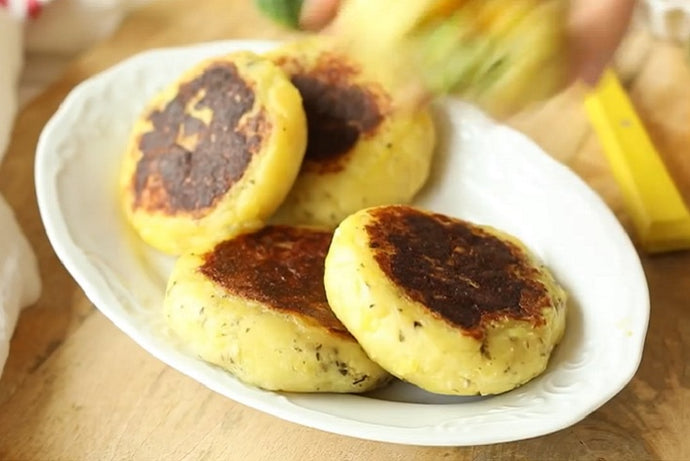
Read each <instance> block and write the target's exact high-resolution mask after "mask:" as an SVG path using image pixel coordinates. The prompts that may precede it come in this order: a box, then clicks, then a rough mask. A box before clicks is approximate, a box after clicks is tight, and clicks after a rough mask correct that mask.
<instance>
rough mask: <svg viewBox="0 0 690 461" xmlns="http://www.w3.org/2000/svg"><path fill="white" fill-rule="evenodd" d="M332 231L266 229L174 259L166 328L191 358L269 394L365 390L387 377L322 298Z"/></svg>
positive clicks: (167, 299)
mask: <svg viewBox="0 0 690 461" xmlns="http://www.w3.org/2000/svg"><path fill="white" fill-rule="evenodd" d="M331 236H332V233H331V232H327V231H320V230H314V229H307V228H294V227H287V226H269V227H266V228H264V229H262V230H259V231H257V232H253V233H248V234H243V235H240V236H237V237H235V238H232V239H228V240H225V241H223V242H221V243H218V244H217V245H216V246H215V247H214V248H213V249H212V250H210V251H208V252H206V253H203V254H191V253H190V254H186V255H183V256H181V257H180V258H179V260H178V261H177V263H176V265H175V268H174V269H173V272H172V275H171V276H170V280H169V282H168V287H167V291H166V296H165V313H166V318H167V321H168V324H169V325H170V327H171V329H172V330H173V331H174V332H175V333H176V334H177V336H179V337H180V338H181V339H182V340H183V341H184V343H185V345H186V346H187V347H188V348H190V349H191V350H192V351H193V352H194V353H195V354H198V355H199V356H200V357H201V358H202V359H204V360H207V361H208V362H211V363H214V364H217V365H220V366H221V367H223V368H225V369H226V370H228V371H229V372H231V373H232V374H234V375H235V376H236V377H237V378H239V379H240V380H242V381H244V382H246V383H249V384H252V385H255V386H258V387H261V388H264V389H269V390H283V391H295V392H363V391H366V390H369V389H372V388H375V387H378V386H380V385H382V384H384V383H386V382H387V381H388V379H389V377H390V376H389V375H388V373H386V372H385V371H384V370H383V369H382V368H381V367H379V366H378V365H377V364H375V363H374V362H372V361H371V360H370V359H369V357H367V355H366V354H365V353H364V351H363V350H362V348H361V347H360V346H359V344H357V342H356V341H355V339H354V338H353V337H352V335H350V334H349V333H348V331H347V330H346V329H345V327H344V326H343V325H342V324H341V323H340V321H338V319H337V318H336V317H335V316H334V315H333V313H332V311H331V310H330V308H329V306H328V303H327V301H326V294H325V291H324V287H323V270H324V258H325V256H326V252H327V251H328V246H329V244H330V241H331Z"/></svg>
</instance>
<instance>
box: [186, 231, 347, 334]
mask: <svg viewBox="0 0 690 461" xmlns="http://www.w3.org/2000/svg"><path fill="white" fill-rule="evenodd" d="M332 236H333V234H332V233H331V232H328V231H320V230H313V229H307V228H298V227H290V226H268V227H265V228H263V229H261V230H259V231H257V232H254V233H249V234H244V235H240V236H238V237H235V238H233V239H230V240H226V241H224V242H221V243H219V244H217V245H216V246H215V248H213V250H211V251H210V252H208V253H206V254H204V255H203V256H202V258H203V261H204V262H203V264H202V266H201V267H200V268H199V270H200V272H201V273H202V274H203V275H204V276H205V277H207V278H209V279H210V280H212V281H213V282H215V283H217V284H218V285H220V286H222V287H223V288H224V289H225V290H226V291H227V292H228V293H231V294H233V295H235V296H238V297H242V298H246V299H248V300H252V301H257V302H260V303H262V304H263V305H265V306H266V307H268V308H270V309H275V310H277V311H280V312H283V313H286V314H289V315H295V316H300V317H306V318H309V319H311V320H312V321H314V322H316V323H318V324H319V325H321V326H322V327H323V328H326V329H327V330H328V331H330V332H331V333H334V334H338V335H340V336H344V337H347V338H352V336H351V335H350V333H349V332H348V331H347V329H345V327H344V326H343V324H342V323H340V321H339V320H338V319H337V318H336V316H335V315H334V314H333V312H332V311H331V308H330V307H329V305H328V301H327V299H326V291H325V288H324V285H323V275H324V262H325V258H326V253H327V252H328V248H329V246H330V243H331V238H332Z"/></svg>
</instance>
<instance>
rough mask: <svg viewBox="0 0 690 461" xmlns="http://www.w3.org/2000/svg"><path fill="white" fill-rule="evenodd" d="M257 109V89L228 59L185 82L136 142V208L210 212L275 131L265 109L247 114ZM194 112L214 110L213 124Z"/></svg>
mask: <svg viewBox="0 0 690 461" xmlns="http://www.w3.org/2000/svg"><path fill="white" fill-rule="evenodd" d="M255 104H256V101H255V95H254V91H253V89H252V84H251V83H250V82H247V81H245V80H244V79H243V78H242V76H240V75H239V72H238V70H237V67H236V66H235V64H233V63H232V62H229V61H217V62H213V63H210V64H209V65H208V66H206V68H204V69H203V71H202V72H200V73H199V75H198V76H197V77H195V78H193V79H191V80H189V81H186V82H182V83H180V84H179V87H178V90H177V93H176V95H175V97H174V98H173V99H172V100H170V101H168V102H167V103H166V104H165V106H164V107H162V108H159V109H156V110H153V111H152V112H151V113H150V114H149V115H148V120H149V121H150V122H151V124H152V125H153V128H152V129H151V130H150V131H148V132H146V133H143V134H142V135H141V137H140V138H139V140H138V144H137V147H138V149H139V151H140V152H141V158H140V160H139V161H138V163H137V165H136V171H135V173H134V176H133V178H132V187H133V191H134V203H133V206H134V208H135V209H137V208H139V209H143V210H145V211H148V212H163V213H166V214H170V215H176V214H179V213H184V214H190V215H192V216H194V217H200V216H203V215H205V214H206V213H207V212H208V211H209V210H210V209H212V207H213V206H214V205H215V204H216V203H217V202H218V201H219V200H220V199H222V197H223V196H224V195H225V194H226V193H227V192H228V191H229V190H230V189H231V188H232V187H233V185H234V184H235V183H237V182H238V181H239V180H240V179H241V178H242V176H243V174H244V172H245V171H246V169H247V167H248V166H249V164H250V162H251V161H252V158H253V156H254V155H256V154H257V153H258V152H259V151H260V150H261V147H262V144H263V143H264V140H265V138H266V137H267V133H268V131H269V130H270V124H269V121H268V120H267V119H266V115H265V111H264V110H263V108H262V109H261V110H259V111H257V112H255V113H254V114H253V115H251V116H249V117H245V115H247V114H249V113H251V112H252V111H253V110H254V106H255ZM192 109H194V110H196V111H200V110H210V111H211V112H212V116H211V119H210V121H209V122H208V123H206V122H205V121H203V120H201V119H199V118H196V117H194V116H193V115H191V114H190V113H191V110H192ZM240 121H242V122H241V123H240ZM182 140H184V141H182Z"/></svg>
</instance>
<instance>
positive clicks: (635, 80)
mask: <svg viewBox="0 0 690 461" xmlns="http://www.w3.org/2000/svg"><path fill="white" fill-rule="evenodd" d="M285 36H287V33H286V32H285V31H283V30H281V29H279V28H278V27H276V26H275V25H273V24H271V23H270V22H269V21H267V20H266V19H264V18H262V17H260V16H259V15H258V14H257V12H256V11H254V9H253V8H252V6H251V2H249V1H246V0H244V1H243V0H235V1H232V0H205V1H198V0H195V1H193V0H171V1H169V2H162V3H154V4H152V5H149V6H147V7H146V8H144V9H142V10H140V11H138V12H136V14H133V15H132V16H131V17H129V19H128V20H127V21H126V22H125V23H124V24H123V25H122V27H121V29H120V30H119V31H118V32H117V33H116V34H115V35H114V36H113V37H112V38H110V39H109V40H107V41H105V42H103V43H100V44H98V45H96V46H95V47H94V48H93V49H91V50H89V51H88V52H87V53H85V54H83V55H82V56H80V57H79V58H78V59H76V60H75V61H74V62H73V63H72V65H71V66H70V67H69V69H68V70H67V72H66V73H65V74H64V76H63V77H62V78H61V79H60V80H59V81H58V82H56V83H55V84H54V85H53V86H51V87H50V88H49V89H48V90H47V91H46V92H45V93H44V94H43V95H42V96H40V97H39V98H38V99H37V100H35V101H34V102H33V103H32V104H31V105H29V106H28V107H27V108H26V109H25V110H24V111H23V112H22V113H21V114H20V116H19V119H18V122H17V125H16V128H15V131H14V135H13V140H12V144H11V146H10V150H9V154H8V157H7V158H6V161H5V162H4V163H3V165H2V170H1V171H0V177H1V178H2V183H1V184H0V192H1V193H2V194H4V196H5V197H6V198H7V199H8V201H9V202H10V204H11V205H12V206H13V207H14V208H15V209H16V210H17V214H18V218H19V221H20V223H21V225H22V226H23V228H24V230H25V231H26V232H27V234H28V236H29V238H30V240H31V243H32V244H33V246H34V248H35V249H36V251H37V253H38V256H39V258H40V265H41V272H42V277H43V280H44V290H43V295H42V296H41V298H40V300H39V301H38V302H37V303H36V304H35V305H34V306H31V307H29V308H28V309H26V310H25V311H24V313H23V315H22V316H21V318H20V321H19V325H18V327H17V330H16V333H15V336H14V338H13V341H12V344H11V351H10V357H9V360H8V363H7V365H6V368H5V372H4V375H3V376H2V379H1V380H0V458H2V459H27V460H28V459H70V460H76V459H183V458H184V459H199V458H210V459H232V460H254V459H276V460H278V459H280V460H322V459H337V460H388V459H390V460H398V459H399V460H403V459H404V460H410V459H424V460H427V459H428V460H436V459H448V460H450V459H475V460H479V459H606V460H609V459H621V460H633V459H634V460H638V459H669V460H678V459H690V437H689V436H690V306H689V305H688V304H689V299H690V296H688V294H689V293H688V291H689V287H690V253H688V252H683V253H675V254H667V255H661V256H654V257H651V256H643V257H642V261H643V264H644V269H645V271H646V274H647V277H648V280H649V287H650V291H651V298H652V312H651V322H650V327H649V334H648V337H647V344H646V350H645V354H644V357H643V360H642V364H641V366H640V369H639V371H638V373H637V375H636V376H635V378H634V379H633V380H632V382H631V383H630V385H628V386H627V387H626V388H625V389H624V390H623V391H622V392H621V393H620V394H619V395H617V396H616V397H615V398H614V399H612V400H611V401H610V402H609V403H607V404H606V405H604V406H603V407H602V408H601V409H599V410H598V411H596V412H594V413H593V414H592V415H590V416H589V417H588V418H586V419H585V420H584V421H582V422H580V423H579V424H576V425H574V426H573V427H570V428H568V429H565V430H562V431H560V432H557V433H554V434H551V435H548V436H544V437H540V438H536V439H532V440H526V441H521V442H515V443H508V444H500V445H492V446H483V447H468V448H433V447H414V446H399V445H392V444H384V443H375V442H369V441H362V440H356V439H351V438H347V437H341V436H337V435H333V434H328V433H323V432H320V431H317V430H312V429H307V428H304V427H301V426H298V425H295V424H291V423H287V422H284V421H281V420H279V419H277V418H274V417H272V416H268V415H265V414H263V413H260V412H258V411H255V410H253V409H250V408H247V407H244V406H242V405H239V404H237V403H235V402H233V401H231V400H229V399H226V398H224V397H221V396H220V395H218V394H215V393H213V392H211V391H209V390H208V389H206V388H204V387H203V386H201V385H200V384H197V383H196V382H195V381H192V380H191V379H189V378H187V377H185V376H183V375H182V374H180V373H178V372H177V371H175V370H173V369H171V368H169V367H168V366H166V365H164V364H163V363H161V362H159V361H158V360H156V359H154V358H153V357H152V356H151V355H149V354H148V353H147V352H146V351H144V350H142V349H141V348H140V347H139V346H137V345H136V344H135V343H134V342H133V341H132V340H130V339H129V338H128V337H127V336H125V335H124V334H123V333H122V332H120V331H119V330H118V329H116V328H115V327H114V326H113V325H112V324H111V323H110V322H109V321H108V320H107V319H106V318H105V317H104V316H103V315H101V314H100V313H99V312H98V311H96V310H95V309H94V307H93V306H92V305H91V303H90V302H89V301H88V300H87V299H86V298H85V296H84V294H83V293H82V291H81V289H80V288H79V287H78V286H77V285H76V284H75V283H74V282H73V280H72V279H71V278H70V276H69V275H68V274H67V273H66V271H65V270H64V269H63V267H62V266H61V264H60V262H59V261H58V260H57V258H56V256H55V254H54V253H53V251H52V249H51V247H50V245H49V243H48V241H47V239H46V237H45V234H44V231H43V228H42V224H41V221H40V218H39V215H38V211H37V207H36V200H35V196H34V190H33V187H32V184H33V154H34V149H35V147H36V142H37V138H38V135H39V133H40V131H41V129H42V127H43V125H44V124H45V122H46V121H47V120H48V118H49V117H50V116H51V115H52V114H53V112H54V111H55V109H56V108H57V106H58V104H59V103H60V101H61V100H62V99H63V98H64V96H65V95H66V94H67V92H68V91H69V90H70V89H71V88H72V87H73V86H74V85H75V84H77V83H79V82H80V81H82V80H83V79H85V78H87V77H89V76H90V75H92V74H94V73H95V72H97V71H100V70H102V69H104V68H106V67H108V66H110V65H112V64H114V63H116V62H118V61H120V60H121V59H123V58H126V57H127V56H130V55H132V54H134V53H136V52H139V51H141V50H144V49H147V48H152V47H158V46H170V45H180V44H187V43H194V42H199V41H207V40H215V39H223V38H234V37H242V38H249V37H255V38H256V37H260V38H277V37H285ZM618 66H619V69H620V71H621V74H622V75H623V77H624V79H625V82H626V84H627V85H628V87H629V88H630V93H631V94H632V95H633V97H634V100H635V102H636V104H637V105H638V108H639V109H640V111H641V113H642V116H643V118H644V119H645V121H646V122H647V123H648V124H649V126H650V127H651V128H652V129H653V131H652V135H653V137H654V139H655V140H656V141H657V143H658V145H659V146H660V147H661V148H662V150H663V153H664V156H665V158H666V159H667V161H668V163H669V165H671V166H672V168H673V170H672V171H673V173H674V176H675V177H676V179H677V180H678V182H679V185H680V186H681V189H682V190H683V193H684V195H685V196H686V198H687V197H690V193H689V192H690V169H688V165H690V140H689V139H688V136H689V135H688V132H689V131H690V107H688V104H690V70H688V68H687V66H686V65H685V64H683V58H682V57H681V52H680V50H678V49H676V48H675V47H673V46H672V45H669V44H664V43H658V42H655V41H654V40H652V39H651V38H650V37H649V36H648V35H647V34H645V33H644V32H639V33H634V34H632V35H631V37H629V39H628V42H627V44H626V45H625V46H624V48H623V50H622V51H621V55H620V56H619V62H618ZM581 97H582V89H581V88H573V89H571V90H569V91H567V92H566V93H564V94H563V95H560V96H559V97H557V98H554V100H552V101H550V102H549V103H548V104H546V106H544V107H543V108H540V109H538V110H533V111H531V112H529V113H524V114H520V115H519V116H518V117H516V118H515V119H513V120H511V123H512V124H513V125H514V126H516V127H518V128H519V129H521V130H523V131H524V132H526V133H528V134H529V135H530V136H532V138H533V139H535V140H536V141H537V142H538V143H539V144H540V145H542V146H543V147H544V148H545V150H546V151H547V152H549V153H550V154H552V155H553V156H555V157H556V158H558V159H559V160H561V161H563V162H565V163H567V164H568V165H570V166H571V167H572V168H573V169H574V170H575V171H576V172H577V173H578V174H580V175H581V176H582V177H583V178H585V180H586V181H588V182H589V184H590V185H591V186H592V187H593V188H594V189H595V190H596V191H597V192H599V193H600V194H601V196H602V197H603V198H604V199H605V200H606V202H607V203H608V204H609V205H610V206H611V208H612V209H613V210H614V212H615V213H616V214H617V216H619V218H620V219H621V222H623V223H624V225H626V226H627V225H628V220H627V218H626V216H625V213H624V210H623V208H622V206H621V202H620V197H619V195H618V191H617V188H616V185H615V183H614V182H613V180H612V178H611V175H610V172H609V170H608V167H607V164H606V161H605V160H604V158H603V157H602V154H601V151H600V147H599V145H598V142H597V139H596V137H595V136H594V134H593V133H592V131H591V130H590V128H589V125H588V123H587V120H586V118H585V115H584V113H583V110H582V107H581Z"/></svg>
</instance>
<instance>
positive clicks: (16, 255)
mask: <svg viewBox="0 0 690 461" xmlns="http://www.w3.org/2000/svg"><path fill="white" fill-rule="evenodd" d="M0 222H1V223H2V226H0V374H2V369H3V367H4V365H5V360H6V359H7V354H8V351H9V346H10V338H11V337H12V332H13V331H14V326H15V325H16V323H17V317H19V311H20V310H21V308H22V307H24V306H28V305H30V304H33V303H35V302H36V300H37V299H38V296H39V294H40V292H41V279H40V278H39V275H38V265H37V263H36V257H35V256H34V253H33V251H31V247H30V246H29V242H27V240H26V238H25V237H24V235H23V234H22V231H21V229H20V228H19V226H18V225H17V222H16V220H15V219H14V215H13V213H12V210H10V207H9V206H7V203H5V200H4V199H3V198H2V197H1V196H0Z"/></svg>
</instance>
